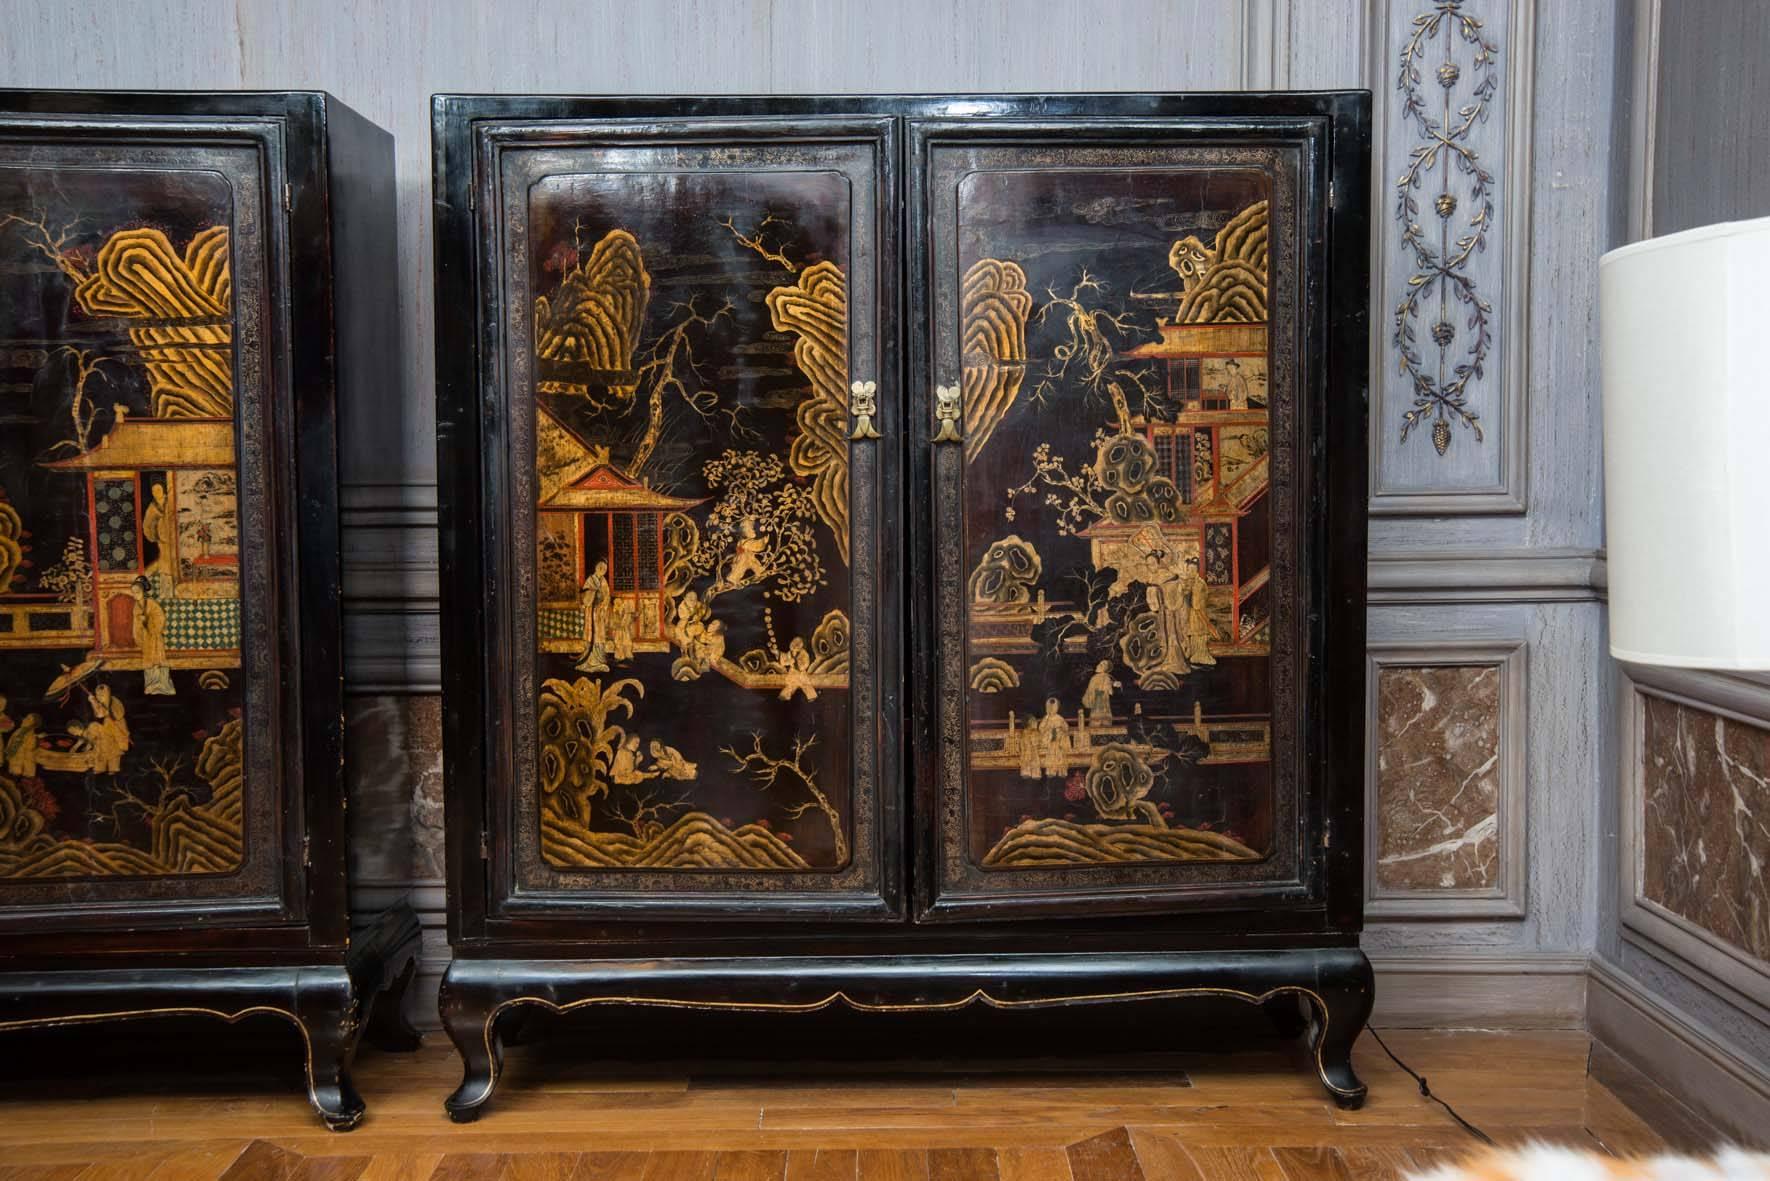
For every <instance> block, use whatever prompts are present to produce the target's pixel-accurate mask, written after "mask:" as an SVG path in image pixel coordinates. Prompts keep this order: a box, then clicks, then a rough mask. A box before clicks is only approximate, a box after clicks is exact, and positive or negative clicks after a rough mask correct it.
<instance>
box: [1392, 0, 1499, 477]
mask: <svg viewBox="0 0 1770 1181" xmlns="http://www.w3.org/2000/svg"><path fill="white" fill-rule="evenodd" d="M1463 3H1464V0H1437V3H1435V4H1434V5H1433V7H1432V10H1431V11H1430V12H1426V13H1422V14H1420V15H1419V16H1416V17H1415V18H1414V20H1413V32H1412V34H1411V35H1410V36H1409V37H1408V39H1407V42H1406V44H1405V45H1403V46H1402V50H1401V60H1400V68H1399V72H1398V74H1397V76H1396V85H1397V88H1398V89H1399V90H1400V91H1401V95H1402V110H1401V115H1402V121H1403V122H1404V123H1408V124H1412V125H1413V126H1415V127H1417V128H1418V129H1419V134H1420V136H1421V138H1422V140H1423V141H1424V142H1422V143H1420V144H1418V145H1416V146H1415V147H1414V148H1412V149H1411V150H1410V151H1409V152H1408V164H1407V168H1406V170H1405V171H1404V172H1402V174H1401V177H1400V178H1399V179H1398V180H1397V181H1396V182H1395V216H1396V220H1397V221H1398V222H1399V223H1400V224H1401V244H1402V246H1403V247H1404V248H1406V250H1407V252H1408V254H1409V255H1410V256H1411V258H1412V264H1413V274H1412V275H1410V276H1409V277H1408V280H1407V289H1406V291H1405V293H1404V294H1403V295H1402V297H1401V301H1400V302H1399V303H1398V304H1397V305H1396V308H1395V330H1394V335H1393V340H1394V344H1395V348H1396V351H1397V353H1398V355H1399V365H1400V372H1401V373H1402V374H1403V375H1404V376H1406V377H1407V379H1408V381H1409V382H1410V383H1411V385H1412V387H1413V406H1412V407H1411V408H1410V409H1409V410H1407V411H1406V412H1405V413H1404V414H1403V415H1402V417H1401V441H1402V442H1404V443H1405V442H1406V441H1407V437H1408V435H1409V434H1410V433H1412V431H1413V429H1414V428H1415V427H1417V426H1421V425H1423V424H1425V423H1427V422H1430V423H1431V424H1432V427H1431V433H1432V446H1433V448H1434V449H1436V450H1437V452H1438V454H1440V455H1443V454H1444V453H1445V452H1446V451H1448V450H1449V449H1450V441H1451V424H1452V423H1453V422H1461V423H1462V424H1463V425H1464V426H1466V427H1468V428H1469V430H1471V431H1473V432H1474V435H1475V439H1476V441H1477V442H1480V441H1481V440H1482V433H1481V422H1480V416H1479V415H1478V414H1476V413H1475V411H1473V410H1471V409H1470V408H1469V405H1468V395H1469V383H1470V382H1471V381H1473V380H1477V379H1479V378H1481V377H1482V376H1483V374H1484V372H1485V370H1486V366H1487V361H1488V356H1489V354H1490V353H1491V352H1492V349H1493V329H1492V325H1491V321H1492V317H1493V305H1492V304H1491V303H1490V302H1489V301H1488V300H1487V299H1486V298H1485V297H1484V296H1483V295H1482V294H1481V292H1480V291H1479V290H1478V289H1477V287H1476V285H1475V279H1474V277H1473V276H1472V275H1471V274H1470V273H1469V269H1468V268H1469V264H1470V262H1471V261H1472V260H1473V259H1474V257H1475V255H1477V254H1479V253H1481V252H1482V251H1484V250H1486V249H1487V239H1488V234H1489V232H1490V231H1491V230H1492V228H1493V224H1494V203H1493V175H1492V174H1491V173H1489V172H1488V171H1487V170H1486V169H1485V168H1483V167H1482V166H1481V160H1480V157H1479V155H1478V154H1477V153H1476V151H1475V148H1474V146H1473V145H1472V144H1471V142H1470V140H1471V137H1472V135H1473V133H1474V130H1475V127H1476V125H1477V124H1480V123H1482V122H1484V121H1485V120H1486V119H1487V114H1488V109H1489V107H1490V106H1491V105H1492V102H1493V97H1494V95H1495V94H1496V93H1497V92H1498V90H1499V66H1498V56H1499V46H1498V44H1497V43H1496V42H1495V41H1493V40H1492V39H1491V38H1489V37H1488V36H1487V35H1486V34H1485V33H1484V32H1483V29H1482V23H1481V22H1480V21H1479V20H1477V19H1476V18H1474V17H1472V16H1469V15H1467V14H1465V13H1464V12H1463ZM1458 45H1462V46H1465V47H1466V48H1467V49H1468V50H1469V51H1470V56H1469V63H1468V64H1469V68H1470V69H1471V71H1473V73H1472V79H1473V87H1472V89H1471V91H1470V95H1469V101H1468V102H1466V103H1463V104H1462V105H1457V104H1456V103H1455V100H1454V99H1453V97H1452V91H1453V89H1454V88H1455V87H1456V85H1457V82H1458V81H1459V80H1460V79H1461V78H1462V74H1463V66H1462V65H1461V64H1459V63H1458V61H1457V58H1456V51H1457V47H1458ZM1435 48H1438V49H1442V51H1443V57H1442V58H1441V59H1440V61H1439V64H1438V66H1437V67H1436V68H1435V69H1432V74H1433V76H1434V78H1435V79H1436V80H1437V82H1438V87H1439V91H1440V96H1439V101H1438V102H1437V103H1436V104H1433V103H1431V102H1430V101H1429V100H1428V92H1427V90H1426V88H1425V74H1426V71H1427V69H1428V68H1430V67H1429V64H1428V62H1427V58H1428V56H1430V55H1431V53H1432V50H1433V49H1435ZM1434 105H1435V106H1436V109H1434ZM1457 174H1461V175H1462V176H1463V177H1464V178H1465V182H1466V186H1467V191H1466V192H1465V193H1464V194H1463V195H1462V196H1461V197H1459V196H1458V195H1457V194H1456V193H1455V192H1453V191H1452V189H1453V188H1454V187H1455V177H1456V175H1457ZM1434 178H1435V183H1436V186H1437V188H1438V195H1437V196H1436V197H1435V198H1433V201H1432V209H1433V211H1434V212H1435V213H1436V214H1437V216H1438V232H1437V233H1436V234H1435V235H1434V234H1429V233H1428V232H1427V230H1426V228H1425V227H1424V226H1423V225H1422V224H1421V217H1420V199H1419V196H1418V195H1417V194H1419V193H1420V192H1422V191H1423V190H1424V189H1425V187H1426V185H1427V183H1428V181H1429V180H1433V179H1434ZM1465 201H1466V202H1467V205H1468V209H1469V212H1468V214H1467V220H1466V221H1465V222H1464V223H1463V226H1462V228H1461V229H1460V230H1457V229H1453V228H1452V219H1453V218H1454V217H1455V216H1456V214H1457V210H1458V209H1459V208H1460V207H1461V206H1462V205H1463V203H1464V202H1465ZM1434 239H1435V240H1434ZM1456 305H1461V307H1462V309H1463V314H1462V319H1463V324H1462V330H1464V331H1466V332H1467V334H1468V336H1467V344H1465V345H1462V346H1461V347H1460V349H1459V348H1458V336H1459V328H1458V325H1457V324H1456V323H1455V322H1454V320H1453V313H1454V311H1455V307H1456ZM1427 317H1432V322H1431V324H1430V325H1427V326H1426V334H1427V336H1428V337H1429V339H1430V340H1431V348H1432V349H1433V350H1435V353H1436V355H1435V357H1432V358H1430V359H1429V358H1428V352H1427V349H1426V348H1425V347H1424V346H1423V345H1422V343H1421V341H1420V339H1419V332H1418V327H1419V326H1420V325H1421V324H1423V323H1424V321H1425V319H1426V318H1427Z"/></svg>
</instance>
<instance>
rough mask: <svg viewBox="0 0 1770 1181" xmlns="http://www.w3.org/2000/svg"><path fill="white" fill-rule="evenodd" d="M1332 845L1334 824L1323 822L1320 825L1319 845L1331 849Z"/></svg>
mask: <svg viewBox="0 0 1770 1181" xmlns="http://www.w3.org/2000/svg"><path fill="white" fill-rule="evenodd" d="M1333 845H1334V826H1333V825H1331V824H1324V825H1322V826H1321V847H1322V848H1324V849H1331V848H1333Z"/></svg>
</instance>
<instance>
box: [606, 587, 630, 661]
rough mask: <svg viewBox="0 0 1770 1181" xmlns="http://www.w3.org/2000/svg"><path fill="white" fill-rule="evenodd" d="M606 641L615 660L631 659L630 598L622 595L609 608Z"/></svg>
mask: <svg viewBox="0 0 1770 1181" xmlns="http://www.w3.org/2000/svg"><path fill="white" fill-rule="evenodd" d="M608 642H609V647H610V649H611V650H612V651H613V653H614V658H615V659H616V660H618V661H620V662H621V663H622V664H626V663H627V662H628V661H630V660H632V659H633V600H632V599H629V598H627V597H625V596H622V597H621V598H618V599H616V600H615V601H614V605H613V606H612V607H610V608H609V613H608Z"/></svg>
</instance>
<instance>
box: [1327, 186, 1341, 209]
mask: <svg viewBox="0 0 1770 1181" xmlns="http://www.w3.org/2000/svg"><path fill="white" fill-rule="evenodd" d="M1339 207H1340V186H1339V185H1337V184H1335V183H1334V182H1333V181H1331V180H1330V181H1328V208H1329V209H1338V208H1339Z"/></svg>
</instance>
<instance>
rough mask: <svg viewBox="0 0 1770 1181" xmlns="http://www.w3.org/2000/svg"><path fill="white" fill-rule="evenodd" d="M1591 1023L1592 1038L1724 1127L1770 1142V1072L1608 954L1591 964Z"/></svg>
mask: <svg viewBox="0 0 1770 1181" xmlns="http://www.w3.org/2000/svg"><path fill="white" fill-rule="evenodd" d="M1587 1021H1588V1024H1589V1027H1590V1029H1591V1031H1592V1038H1593V1040H1594V1041H1596V1042H1598V1043H1599V1044H1600V1045H1602V1046H1605V1047H1606V1048H1608V1049H1610V1050H1611V1051H1613V1052H1615V1053H1616V1055H1617V1056H1618V1057H1620V1058H1622V1059H1623V1060H1624V1061H1625V1062H1627V1063H1628V1064H1629V1065H1631V1066H1633V1067H1635V1068H1636V1069H1637V1070H1639V1071H1641V1072H1642V1073H1643V1074H1645V1075H1646V1076H1647V1077H1648V1078H1649V1079H1651V1080H1652V1081H1653V1082H1655V1083H1657V1084H1658V1085H1659V1086H1660V1087H1662V1088H1663V1089H1664V1090H1666V1091H1667V1092H1669V1093H1670V1094H1672V1095H1673V1096H1675V1097H1677V1099H1678V1100H1679V1101H1680V1102H1682V1103H1683V1104H1685V1105H1686V1106H1688V1107H1689V1108H1690V1109H1691V1110H1692V1111H1694V1112H1695V1113H1696V1114H1697V1115H1698V1116H1700V1117H1701V1118H1703V1119H1704V1120H1707V1121H1708V1122H1709V1123H1711V1124H1713V1125H1714V1126H1715V1127H1716V1128H1718V1129H1720V1131H1721V1132H1723V1133H1725V1134H1726V1135H1728V1136H1730V1137H1733V1138H1734V1139H1736V1140H1737V1141H1738V1142H1739V1143H1742V1144H1751V1145H1759V1146H1764V1145H1770V1133H1767V1131H1766V1129H1770V1073H1766V1072H1765V1071H1764V1069H1763V1068H1762V1067H1760V1066H1758V1065H1756V1064H1755V1063H1752V1062H1750V1061H1748V1060H1747V1059H1745V1058H1744V1057H1742V1056H1741V1055H1740V1054H1738V1053H1737V1052H1736V1051H1735V1050H1734V1049H1733V1048H1732V1047H1730V1046H1729V1045H1728V1044H1727V1043H1726V1041H1725V1040H1723V1039H1722V1038H1721V1037H1719V1036H1718V1035H1716V1034H1715V1033H1714V1032H1713V1031H1712V1030H1710V1029H1709V1028H1708V1027H1707V1026H1705V1025H1703V1024H1702V1023H1700V1022H1698V1021H1697V1020H1695V1019H1694V1018H1693V1017H1691V1016H1690V1015H1689V1014H1687V1013H1685V1012H1683V1011H1682V1010H1680V1009H1678V1008H1677V1007H1676V1006H1673V1005H1670V1004H1667V1003H1666V1002H1665V1001H1663V1000H1660V999H1659V998H1658V997H1656V996H1653V995H1652V994H1650V993H1648V992H1647V991H1646V990H1645V989H1643V988H1642V987H1641V986H1640V985H1639V984H1638V983H1637V982H1636V981H1635V979H1634V978H1633V977H1631V976H1629V975H1628V974H1627V973H1625V972H1623V971H1622V970H1621V969H1620V968H1618V967H1616V966H1615V965H1614V964H1611V963H1610V962H1608V961H1606V960H1603V959H1594V960H1593V961H1592V972H1591V993H1590V997H1589V1000H1588V1006H1587Z"/></svg>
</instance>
